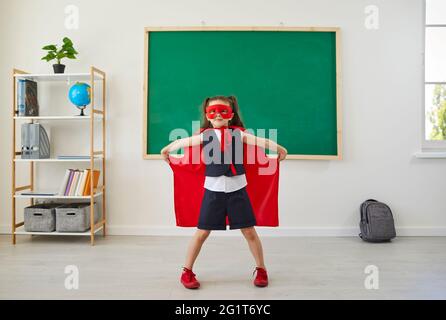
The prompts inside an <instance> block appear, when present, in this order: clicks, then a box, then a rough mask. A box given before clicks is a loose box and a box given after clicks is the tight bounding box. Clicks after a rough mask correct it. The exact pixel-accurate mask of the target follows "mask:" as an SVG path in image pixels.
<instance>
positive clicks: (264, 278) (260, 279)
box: [252, 267, 268, 287]
mask: <svg viewBox="0 0 446 320" xmlns="http://www.w3.org/2000/svg"><path fill="white" fill-rule="evenodd" d="M256 271H257V275H256V278H255V279H254V285H255V286H256V287H266V286H267V285H268V274H267V273H266V270H265V269H263V268H259V267H256V269H255V270H254V272H253V273H252V274H254V273H255V272H256Z"/></svg>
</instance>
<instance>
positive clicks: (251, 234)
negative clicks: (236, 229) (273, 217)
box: [240, 227, 266, 269]
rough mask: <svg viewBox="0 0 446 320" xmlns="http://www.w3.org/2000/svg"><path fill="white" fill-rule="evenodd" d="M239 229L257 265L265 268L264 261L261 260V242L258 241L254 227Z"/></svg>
mask: <svg viewBox="0 0 446 320" xmlns="http://www.w3.org/2000/svg"><path fill="white" fill-rule="evenodd" d="M240 231H241V232H242V233H243V235H244V236H245V239H246V241H247V242H248V245H249V250H251V253H252V255H253V256H254V259H255V260H256V264H257V267H259V268H264V269H266V268H265V262H264V261H263V248H262V242H261V241H260V238H259V236H258V234H257V232H256V229H255V228H254V227H249V228H243V229H240Z"/></svg>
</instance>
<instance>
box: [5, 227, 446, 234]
mask: <svg viewBox="0 0 446 320" xmlns="http://www.w3.org/2000/svg"><path fill="white" fill-rule="evenodd" d="M256 230H257V232H258V233H259V235H261V236H267V237H356V236H358V233H359V228H358V227H320V228H317V227H278V228H267V227H258V228H256ZM194 231H195V228H179V227H175V226H172V227H164V226H154V227H140V226H107V234H109V235H116V236H190V235H192V234H193V233H194ZM10 233H11V227H10V226H8V225H0V234H10ZM396 233H397V235H398V236H401V237H445V236H446V227H401V228H397V230H396ZM239 234H240V231H239V230H227V231H224V232H223V231H214V232H213V235H215V236H238V235H239Z"/></svg>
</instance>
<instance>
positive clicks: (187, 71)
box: [143, 28, 341, 159]
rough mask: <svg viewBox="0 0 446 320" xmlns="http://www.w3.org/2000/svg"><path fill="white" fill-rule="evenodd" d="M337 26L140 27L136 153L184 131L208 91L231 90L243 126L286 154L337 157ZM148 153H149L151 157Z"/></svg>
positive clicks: (225, 92) (222, 92)
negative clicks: (140, 133) (139, 140)
mask: <svg viewBox="0 0 446 320" xmlns="http://www.w3.org/2000/svg"><path fill="white" fill-rule="evenodd" d="M338 37H339V30H338V29H337V28H331V29H330V28H327V29H323V30H316V31H315V29H308V30H307V29H303V30H300V29H299V30H286V31H284V30H202V29H198V30H187V29H186V30H178V29H172V30H164V29H163V30H153V29H146V38H145V40H146V57H145V59H146V63H145V66H146V69H145V73H146V83H145V92H144V94H145V102H144V109H145V110H144V117H145V119H144V129H143V130H144V145H143V148H144V157H145V158H148V159H150V158H157V157H156V156H158V155H159V152H160V150H161V148H162V147H164V146H165V145H166V144H168V143H169V142H170V141H169V134H170V133H171V132H172V130H174V129H184V130H186V131H187V132H188V133H189V134H191V133H192V121H200V119H201V114H200V112H201V111H200V106H201V103H202V102H203V100H204V99H205V98H206V97H208V96H214V95H235V96H236V97H237V99H238V102H239V106H240V111H241V116H242V120H243V121H244V124H245V127H247V128H251V129H253V130H254V132H257V131H256V130H257V129H265V130H266V136H267V137H268V133H269V132H272V131H269V130H271V129H276V130H277V140H278V143H279V144H281V145H283V146H285V147H286V148H287V149H288V153H289V158H291V159H292V158H309V159H341V154H340V145H341V141H340V140H341V128H340V121H339V117H340V106H339V101H340V99H339V88H338V86H339V83H337V82H338V81H339V78H340V75H339V70H340V69H339V56H338V55H339V54H338V52H339V48H337V46H339V43H340V42H339V38H338ZM152 155H156V156H152Z"/></svg>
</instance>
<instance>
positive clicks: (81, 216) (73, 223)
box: [56, 202, 99, 232]
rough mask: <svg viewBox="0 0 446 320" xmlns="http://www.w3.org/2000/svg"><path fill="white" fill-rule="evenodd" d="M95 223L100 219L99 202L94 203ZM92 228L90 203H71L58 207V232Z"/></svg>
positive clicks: (81, 230) (80, 230) (82, 230)
mask: <svg viewBox="0 0 446 320" xmlns="http://www.w3.org/2000/svg"><path fill="white" fill-rule="evenodd" d="M93 209H94V214H93V215H94V223H95V224H96V222H98V220H99V210H98V206H97V203H96V202H95V203H94V207H93ZM88 229H90V203H89V202H83V203H70V204H66V205H63V206H60V207H58V208H57V209H56V231H57V232H84V231H87V230H88Z"/></svg>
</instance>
